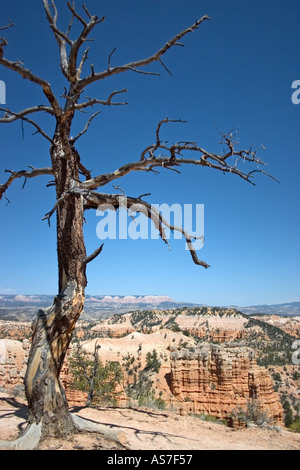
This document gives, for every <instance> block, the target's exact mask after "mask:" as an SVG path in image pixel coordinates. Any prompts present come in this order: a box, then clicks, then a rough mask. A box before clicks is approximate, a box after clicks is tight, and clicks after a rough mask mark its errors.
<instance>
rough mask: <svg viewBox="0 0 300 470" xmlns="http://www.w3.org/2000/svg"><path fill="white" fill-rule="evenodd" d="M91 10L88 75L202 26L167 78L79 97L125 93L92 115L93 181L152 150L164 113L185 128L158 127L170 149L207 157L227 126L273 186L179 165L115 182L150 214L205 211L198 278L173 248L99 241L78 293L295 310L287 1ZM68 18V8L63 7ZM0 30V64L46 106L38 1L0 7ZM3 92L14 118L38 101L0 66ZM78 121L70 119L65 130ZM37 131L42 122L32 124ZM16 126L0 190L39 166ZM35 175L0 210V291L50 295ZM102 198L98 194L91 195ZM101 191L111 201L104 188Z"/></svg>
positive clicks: (86, 140)
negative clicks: (95, 22)
mask: <svg viewBox="0 0 300 470" xmlns="http://www.w3.org/2000/svg"><path fill="white" fill-rule="evenodd" d="M56 3H57V6H58V7H59V14H60V17H59V18H60V19H59V26H62V27H63V29H65V28H66V25H67V22H68V18H69V15H68V10H67V8H66V7H65V2H64V1H62V0H60V1H57V2H56ZM86 5H87V6H88V8H89V10H90V11H91V12H92V13H95V14H98V15H99V16H102V15H105V17H106V21H105V22H104V23H102V24H101V25H99V26H98V29H97V31H95V33H93V35H92V37H93V38H94V39H95V41H94V42H91V43H90V47H91V52H90V54H89V56H90V62H91V63H93V64H94V67H95V70H96V71H100V70H102V69H103V68H105V67H106V66H107V58H108V55H109V53H110V52H111V50H112V49H113V48H114V47H116V48H117V49H116V52H115V53H114V55H113V58H112V65H117V64H118V65H120V64H123V63H126V62H128V61H129V60H133V59H139V58H144V57H147V56H149V55H151V54H152V53H153V52H154V51H156V50H157V49H158V48H159V47H160V46H161V45H163V44H164V43H165V42H166V41H167V40H168V39H170V38H171V37H172V36H174V35H175V34H176V33H177V32H179V31H181V30H183V29H184V28H186V27H187V26H188V25H191V24H192V23H193V22H194V20H195V19H196V18H199V17H201V16H203V15H204V14H207V15H209V16H210V17H211V18H212V21H209V22H208V21H207V22H205V23H203V24H202V25H201V26H200V28H199V30H198V31H196V32H194V33H193V34H190V35H189V36H187V37H186V38H185V39H184V43H185V45H186V46H185V48H181V47H175V48H173V49H172V50H171V51H170V52H169V53H168V54H167V55H166V56H165V58H164V62H165V63H166V65H167V67H168V68H169V69H170V70H171V71H172V74H173V75H172V76H170V75H169V74H168V73H167V72H166V71H165V70H164V69H162V68H161V67H159V66H158V65H159V64H158V65H154V66H153V68H152V69H151V70H154V71H160V72H161V76H160V77H153V76H143V75H140V74H135V73H127V74H121V75H119V76H117V77H112V78H111V79H108V80H106V81H104V82H99V83H98V84H95V85H93V86H92V87H90V89H89V90H88V91H87V94H88V95H89V96H96V97H98V98H99V99H105V98H107V97H108V95H109V93H110V92H111V91H113V90H115V89H120V88H127V89H128V94H127V96H126V100H127V101H128V102H129V105H128V106H126V107H125V106H124V107H115V108H114V107H112V108H110V109H108V108H102V109H101V110H102V114H101V115H100V116H98V118H97V119H96V120H95V121H94V122H93V123H92V125H91V127H90V130H89V133H88V134H86V135H85V136H83V137H82V138H81V139H80V140H79V141H78V150H79V151H80V153H81V156H82V159H83V161H84V163H85V164H86V166H87V167H88V168H90V169H92V173H93V175H96V174H99V173H102V172H107V171H113V170H115V169H116V168H117V167H119V166H120V165H122V164H124V163H126V162H130V161H135V160H138V159H139V155H140V153H141V150H143V149H144V148H145V147H146V146H147V145H149V144H151V143H153V142H154V139H155V128H156V125H157V123H158V122H159V121H160V120H161V119H162V118H164V117H165V116H168V117H169V118H172V119H178V118H181V119H185V120H187V121H188V122H187V123H186V124H181V125H179V124H177V125H170V126H168V127H166V128H165V129H164V137H165V139H169V140H170V141H178V140H196V141H197V142H198V143H199V145H200V146H202V147H204V148H206V149H208V150H211V151H217V150H218V149H219V151H221V150H222V147H219V145H218V142H219V140H220V136H219V134H218V132H217V131H216V127H218V128H220V129H221V130H222V131H224V132H226V131H229V130H231V129H232V128H233V127H234V128H238V129H240V133H239V139H240V143H241V147H244V148H247V147H249V146H250V145H252V144H253V145H254V146H257V147H259V146H260V144H264V145H265V147H266V150H265V151H263V152H262V153H261V158H262V159H263V160H264V161H266V162H267V163H268V167H267V169H268V171H269V172H270V173H272V174H273V175H274V176H275V177H276V178H278V179H279V180H280V184H278V183H276V182H274V181H273V180H271V179H269V178H267V177H264V176H263V175H259V174H258V175H257V177H256V186H255V187H253V186H251V185H250V184H249V183H247V182H245V181H243V180H241V179H240V178H238V177H237V176H235V175H230V174H226V175H223V174H221V173H220V172H216V171H212V170H209V169H206V168H200V167H199V168H198V167H190V168H189V167H183V168H182V174H181V175H178V174H177V173H175V172H168V171H166V172H165V173H164V172H161V174H160V175H158V176H156V175H153V174H148V173H140V172H137V173H133V174H130V175H128V176H126V177H125V178H123V179H122V180H119V181H118V183H119V184H120V185H121V186H122V187H123V189H124V190H125V191H126V193H127V194H129V195H131V196H138V195H140V194H141V193H147V192H151V196H150V197H149V198H147V200H148V201H149V202H152V203H157V204H158V203H163V202H165V203H169V204H173V203H180V204H184V203H188V204H196V203H198V204H204V206H205V245H204V247H203V249H202V250H201V251H199V252H198V255H199V257H200V258H201V259H204V260H205V261H206V262H207V263H208V264H210V265H211V268H209V269H208V270H205V269H203V268H201V267H198V266H195V265H194V264H193V262H192V260H191V257H190V255H189V253H188V252H187V251H186V250H185V244H184V241H183V240H182V241H181V240H178V241H177V240H175V241H173V240H171V241H170V244H171V251H169V250H168V247H167V246H166V245H165V244H164V243H163V242H162V241H161V240H136V241H132V240H107V241H106V242H105V245H104V249H103V252H102V253H101V256H100V257H98V258H97V259H96V260H95V261H94V262H93V263H90V264H89V266H88V286H87V293H88V294H111V295H113V294H119V295H128V294H166V295H169V296H170V297H172V298H173V299H175V300H180V301H186V302H197V303H203V304H210V305H232V304H235V305H240V306H246V305H254V304H262V303H269V304H272V303H281V302H287V301H296V300H299V299H300V292H299V286H300V243H299V241H300V218H299V202H300V200H299V199H300V198H299V195H300V194H299V192H300V189H299V188H300V185H299V178H300V154H299V144H300V133H299V124H300V105H298V106H297V105H294V104H293V103H292V101H291V95H292V91H293V90H292V88H291V85H292V82H293V81H294V80H300V66H299V64H300V29H299V24H300V3H299V0H287V1H283V0H276V1H275V2H274V1H271V0H259V1H258V0H251V1H250V0H244V1H240V0H227V1H224V0H210V1H209V0H203V1H202V0H184V1H183V0H160V1H158V0H147V1H143V2H142V1H138V0H130V1H128V2H124V1H121V0H103V1H101V2H98V1H96V0H86ZM77 6H78V8H79V7H80V4H79V2H77ZM9 19H11V20H13V21H14V22H15V24H16V26H15V27H14V28H12V29H10V30H8V31H7V32H6V34H5V35H6V37H7V39H8V41H9V44H8V46H7V48H6V52H5V54H6V57H7V58H9V59H11V60H17V59H19V60H22V61H23V62H24V64H25V66H26V67H27V68H30V69H31V70H32V71H33V72H34V73H36V74H37V75H40V76H42V77H44V78H45V79H47V80H48V81H49V82H50V83H51V84H52V85H53V89H54V90H55V92H56V94H57V95H58V96H60V95H61V94H62V93H63V92H64V85H65V81H64V78H63V77H62V76H61V74H60V69H59V64H58V61H57V58H58V48H57V44H56V42H55V40H54V37H53V35H52V33H51V31H50V29H49V27H48V23H47V21H46V18H45V14H44V11H43V6H42V2H41V1H36V0H32V1H30V2H23V1H20V0H12V1H10V2H1V17H0V25H4V24H7V22H8V20H9ZM0 80H3V81H5V83H6V86H7V100H6V101H7V106H8V107H9V108H10V109H11V110H13V111H18V110H21V109H23V108H26V107H29V106H33V105H38V104H43V103H46V102H45V99H44V97H43V96H42V93H41V91H40V89H39V87H36V86H34V85H33V84H31V83H29V82H27V81H24V80H22V79H21V78H20V77H19V76H16V74H14V73H13V72H10V71H8V70H5V69H4V68H0ZM83 118H84V119H85V120H86V118H87V116H81V115H80V116H79V119H78V121H77V124H76V125H75V126H74V134H75V133H76V131H77V132H78V131H79V130H80V129H81V128H82V126H83V124H84V122H85V121H84V120H83ZM39 122H40V123H42V124H43V125H44V127H45V129H47V131H48V133H50V134H51V131H52V130H53V125H54V123H52V122H51V120H49V119H48V118H43V117H40V118H39ZM32 132H33V129H32V128H31V127H30V126H29V125H28V124H26V123H25V124H24V140H23V138H22V130H21V124H20V122H17V123H15V124H12V125H0V139H1V150H0V152H1V157H0V182H3V181H4V180H5V179H6V178H7V174H5V173H4V170H5V168H9V169H13V170H20V169H25V168H26V167H27V165H34V166H36V167H42V166H47V165H49V161H50V160H49V145H48V142H47V141H46V140H44V139H43V137H41V136H39V135H35V136H32ZM48 180H49V178H47V177H39V178H35V179H32V180H28V182H27V185H26V186H25V188H24V189H22V183H23V181H21V180H17V181H15V182H14V184H13V186H12V187H11V188H10V189H9V190H8V191H7V197H8V198H9V199H10V204H9V205H7V206H6V201H5V200H3V201H1V203H0V219H1V231H0V260H1V271H0V292H2V293H5V292H7V293H10V292H12V293H14V292H16V293H23V294H38V293H40V294H42V293H43V294H52V293H53V294H55V293H56V291H57V260H56V247H55V239H56V235H55V217H54V218H53V221H52V225H51V228H49V227H48V225H47V222H42V220H41V219H42V217H43V216H44V214H45V213H46V212H47V211H49V210H50V209H51V208H52V207H53V205H54V190H53V188H46V184H47V182H48ZM105 190H107V191H109V190H111V187H110V188H104V191H105ZM113 191H114V190H113ZM87 222H88V223H87V224H86V227H85V236H86V243H87V250H88V253H91V252H92V251H94V249H95V248H96V247H97V246H99V239H98V238H97V236H96V226H97V223H98V222H99V217H96V213H95V212H93V213H89V214H87Z"/></svg>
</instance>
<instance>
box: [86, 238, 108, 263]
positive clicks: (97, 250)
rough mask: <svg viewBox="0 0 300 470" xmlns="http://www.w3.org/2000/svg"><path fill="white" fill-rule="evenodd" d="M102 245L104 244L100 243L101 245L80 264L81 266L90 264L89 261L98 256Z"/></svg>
mask: <svg viewBox="0 0 300 470" xmlns="http://www.w3.org/2000/svg"><path fill="white" fill-rule="evenodd" d="M103 245H104V243H102V245H101V246H100V247H99V248H97V249H96V250H95V251H94V252H93V253H92V254H91V255H90V256H87V257H86V258H85V259H84V260H83V261H82V262H83V264H88V263H90V262H91V261H93V260H94V259H95V258H97V256H98V255H100V253H101V251H102V248H103Z"/></svg>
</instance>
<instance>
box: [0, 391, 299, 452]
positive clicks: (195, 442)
mask: <svg viewBox="0 0 300 470" xmlns="http://www.w3.org/2000/svg"><path fill="white" fill-rule="evenodd" d="M71 411H73V412H75V413H76V414H78V415H79V416H81V417H83V418H86V419H89V420H91V421H93V422H98V423H101V424H106V425H107V426H109V427H110V428H112V429H115V430H119V431H122V432H123V433H125V434H126V437H127V442H128V447H129V448H130V449H132V450H300V434H295V433H291V432H288V431H286V430H284V429H282V430H276V429H261V428H257V427H253V428H247V429H239V430H233V429H230V428H227V427H225V426H222V425H219V424H215V423H209V422H204V421H202V420H200V419H199V418H196V417H190V416H178V415H176V414H175V413H171V412H161V411H153V410H146V409H145V410H140V409H139V410H134V409H124V408H99V409H93V408H82V409H77V410H71ZM26 417H27V407H26V405H25V403H24V401H23V400H21V399H20V398H12V397H10V396H8V395H6V394H0V439H13V438H14V437H16V436H17V435H18V433H19V432H20V431H22V430H23V429H24V428H25V426H26ZM39 449H40V450H92V449H93V450H95V449H97V450H107V449H124V448H123V447H122V446H120V445H117V444H116V443H114V442H111V441H108V440H107V439H104V438H103V437H102V436H100V435H95V434H85V433H81V434H78V435H76V436H72V437H71V438H69V439H68V440H66V441H61V440H55V439H52V440H49V441H45V442H43V443H42V444H40V446H39Z"/></svg>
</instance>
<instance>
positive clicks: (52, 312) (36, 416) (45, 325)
mask: <svg viewBox="0 0 300 470" xmlns="http://www.w3.org/2000/svg"><path fill="white" fill-rule="evenodd" d="M60 134H61V132H60ZM63 153H65V154H66V155H65V158H64V155H63ZM51 156H52V164H53V169H54V175H55V181H56V191H57V200H61V202H60V203H59V206H58V208H57V253H58V267H59V294H58V295H57V296H56V297H55V298H54V301H53V304H52V306H51V307H49V308H48V309H45V310H40V311H39V312H38V316H37V319H36V320H35V322H34V324H33V335H32V346H31V350H30V354H29V358H28V367H27V372H26V376H25V390H26V396H27V400H28V407H29V423H36V424H41V432H42V437H43V436H47V437H49V436H55V437H58V436H61V435H66V434H68V433H70V432H72V431H74V422H73V420H72V417H71V415H70V413H69V411H68V403H67V400H66V396H65V392H64V390H63V387H62V385H61V383H60V380H59V375H60V372H61V369H62V366H63V362H64V359H65V355H66V352H67V349H68V347H69V344H70V341H71V339H72V335H73V331H74V328H75V325H76V322H77V320H78V318H79V316H80V314H81V312H82V310H83V306H84V291H85V286H86V275H85V270H86V268H85V266H86V265H85V258H86V250H85V244H84V237H83V211H82V204H81V199H80V196H78V195H76V194H67V191H68V189H69V188H70V185H72V181H73V180H74V179H75V180H76V179H78V178H79V174H78V166H77V161H76V153H75V152H72V149H70V146H65V145H64V144H63V142H62V141H61V140H58V141H56V142H55V144H54V145H53V147H52V150H51ZM62 157H63V158H62Z"/></svg>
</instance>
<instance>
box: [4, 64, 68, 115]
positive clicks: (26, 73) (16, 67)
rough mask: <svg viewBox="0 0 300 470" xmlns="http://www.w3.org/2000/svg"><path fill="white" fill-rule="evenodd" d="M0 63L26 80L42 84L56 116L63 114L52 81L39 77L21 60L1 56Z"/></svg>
mask: <svg viewBox="0 0 300 470" xmlns="http://www.w3.org/2000/svg"><path fill="white" fill-rule="evenodd" d="M0 65H3V66H4V67H6V68H7V69H10V70H13V71H14V72H17V73H18V74H19V75H21V77H23V78H25V79H26V80H30V81H31V82H33V83H36V84H37V85H39V86H41V87H42V89H43V92H44V94H45V96H46V98H47V99H48V101H49V103H50V105H51V107H52V109H53V111H54V114H55V116H56V117H60V116H61V114H62V110H61V108H60V106H59V104H58V101H57V99H56V97H55V95H54V93H53V91H52V89H51V86H50V83H48V82H47V81H46V80H44V79H42V78H40V77H38V76H37V75H34V74H33V73H32V72H31V71H30V70H29V69H26V68H25V67H24V66H23V65H22V64H21V62H12V61H10V60H7V59H5V58H4V57H0Z"/></svg>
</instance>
